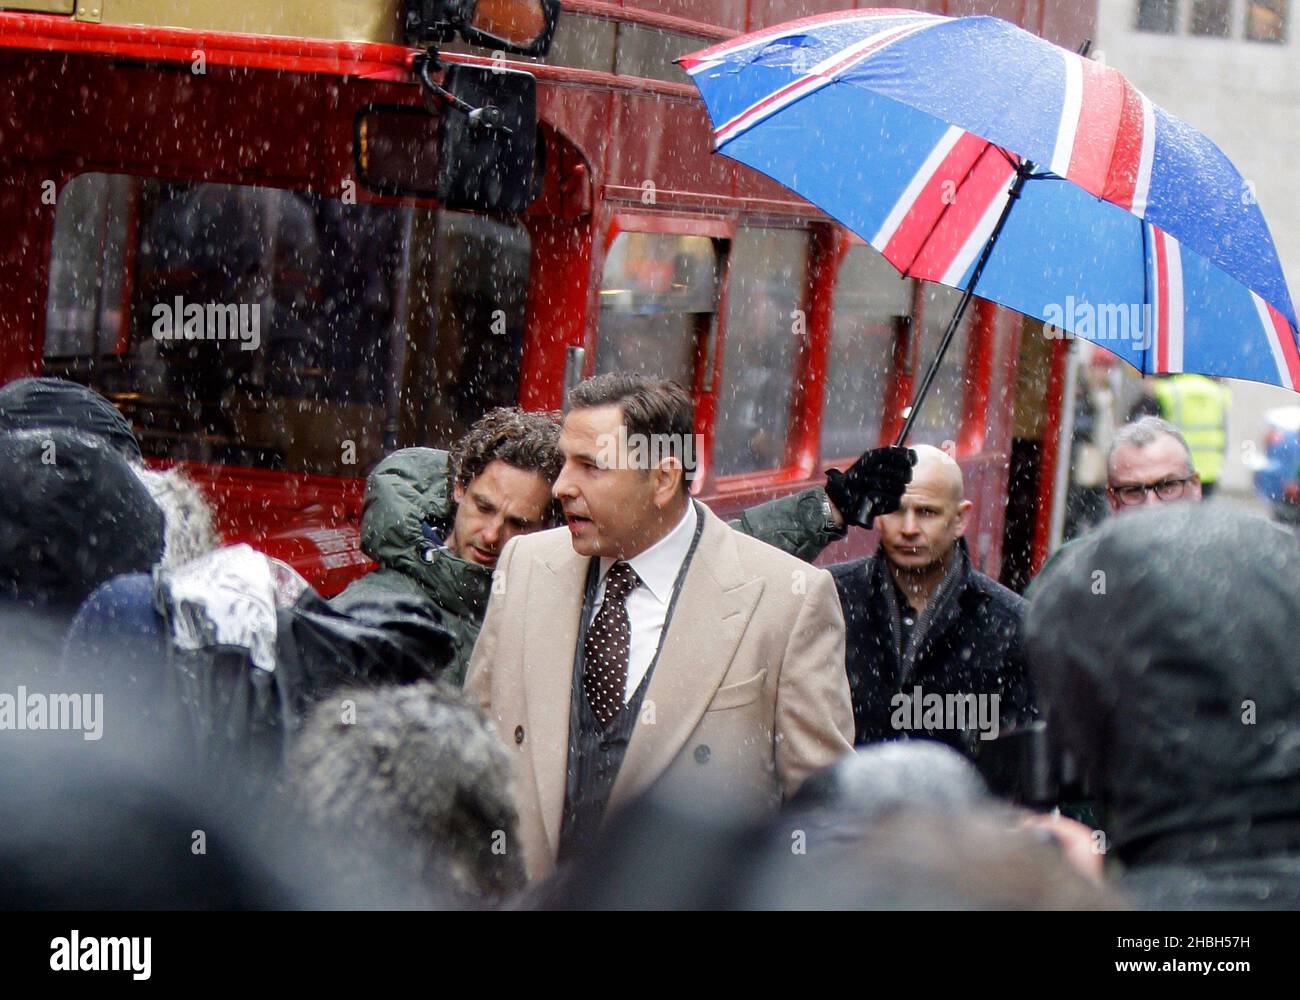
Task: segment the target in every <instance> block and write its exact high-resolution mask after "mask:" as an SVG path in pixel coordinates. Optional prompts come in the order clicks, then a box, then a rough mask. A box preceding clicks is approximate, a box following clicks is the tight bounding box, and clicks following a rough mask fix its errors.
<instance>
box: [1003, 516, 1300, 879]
mask: <svg viewBox="0 0 1300 1000" xmlns="http://www.w3.org/2000/svg"><path fill="white" fill-rule="evenodd" d="M1026 640H1027V644H1028V650H1029V654H1030V663H1031V669H1032V671H1033V673H1034V677H1035V680H1036V681H1037V683H1038V684H1039V685H1040V691H1042V693H1043V695H1044V697H1045V699H1046V701H1047V704H1048V706H1049V712H1050V716H1049V718H1050V722H1049V725H1050V726H1051V727H1052V728H1053V729H1054V730H1055V731H1056V733H1057V734H1058V738H1059V739H1060V740H1061V741H1062V742H1063V743H1064V744H1065V745H1066V746H1068V747H1070V748H1071V749H1073V750H1074V751H1075V752H1076V753H1078V754H1079V755H1080V758H1081V760H1082V762H1083V763H1084V765H1085V766H1090V767H1091V769H1092V772H1093V776H1094V778H1095V780H1096V782H1097V784H1098V785H1099V786H1100V787H1099V789H1098V790H1099V792H1100V795H1101V798H1102V805H1103V808H1104V810H1105V813H1106V819H1107V825H1106V831H1107V834H1108V836H1109V839H1110V841H1111V844H1112V846H1113V847H1116V848H1118V850H1119V855H1120V857H1121V858H1122V859H1124V860H1126V861H1131V860H1132V859H1133V858H1134V857H1137V856H1141V855H1147V856H1148V857H1151V856H1157V857H1160V858H1169V859H1177V860H1192V859H1205V858H1210V857H1246V856H1252V855H1255V854H1259V853H1266V852H1267V851H1268V850H1270V846H1269V845H1270V844H1271V845H1272V847H1273V848H1276V846H1277V845H1278V844H1279V843H1281V842H1283V841H1286V840H1287V839H1288V838H1291V837H1293V835H1294V832H1295V831H1296V830H1297V829H1298V828H1300V824H1298V823H1297V821H1298V820H1300V657H1298V656H1297V655H1296V650H1297V649H1300V547H1298V546H1297V542H1296V540H1295V538H1294V537H1292V536H1291V535H1289V534H1287V533H1284V532H1283V531H1281V530H1280V529H1278V528H1277V527H1275V526H1274V525H1272V524H1270V523H1269V522H1267V521H1264V520H1262V519H1261V518H1258V517H1255V516H1252V515H1250V514H1248V513H1246V512H1243V511H1241V510H1239V509H1234V508H1233V507H1231V506H1228V505H1221V504H1200V503H1180V504H1176V505H1171V506H1169V507H1166V508H1163V509H1160V510H1151V511H1142V512H1138V513H1133V514H1125V515H1123V516H1121V517H1117V518H1114V519H1113V520H1112V521H1111V522H1110V523H1109V524H1107V525H1106V526H1104V527H1103V528H1102V529H1100V530H1098V531H1097V532H1096V533H1095V534H1094V535H1092V536H1090V537H1088V538H1085V539H1083V540H1082V541H1081V542H1079V543H1077V544H1075V545H1072V546H1071V547H1070V550H1069V551H1068V552H1066V553H1064V554H1063V556H1062V557H1061V558H1060V559H1058V560H1057V561H1056V563H1054V564H1053V565H1052V566H1051V567H1050V568H1049V569H1048V570H1047V571H1046V572H1045V573H1044V574H1043V576H1042V578H1041V580H1040V582H1039V585H1038V586H1037V587H1036V588H1035V590H1034V597H1033V600H1032V602H1031V605H1030V610H1029V615H1028V618H1027V622H1026ZM1153 849H1154V851H1155V854H1154V855H1151V854H1150V853H1149V852H1151V851H1152V850H1153Z"/></svg>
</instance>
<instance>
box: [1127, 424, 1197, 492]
mask: <svg viewBox="0 0 1300 1000" xmlns="http://www.w3.org/2000/svg"><path fill="white" fill-rule="evenodd" d="M1162 435H1163V436H1164V437H1171V438H1173V439H1174V440H1175V441H1177V442H1178V443H1179V444H1180V445H1181V446H1182V449H1183V456H1184V458H1185V459H1186V461H1187V475H1189V476H1192V475H1195V474H1196V466H1195V465H1193V464H1192V449H1191V448H1189V447H1188V446H1187V438H1185V437H1183V432H1182V431H1180V430H1179V429H1178V428H1177V427H1175V426H1174V425H1173V424H1171V423H1170V422H1169V421H1168V420H1162V419H1161V418H1160V417H1151V416H1147V417H1142V418H1141V419H1139V420H1134V421H1133V422H1132V423H1131V424H1125V425H1124V426H1123V427H1121V428H1120V429H1119V430H1117V431H1116V432H1115V437H1114V438H1112V439H1111V442H1110V451H1108V452H1107V453H1106V476H1107V478H1109V477H1111V476H1113V475H1114V474H1115V452H1117V451H1119V449H1120V448H1122V447H1124V446H1125V445H1132V446H1133V447H1134V448H1145V447H1146V446H1147V445H1149V444H1151V443H1152V442H1153V441H1155V440H1156V439H1157V438H1159V437H1161V436H1162Z"/></svg>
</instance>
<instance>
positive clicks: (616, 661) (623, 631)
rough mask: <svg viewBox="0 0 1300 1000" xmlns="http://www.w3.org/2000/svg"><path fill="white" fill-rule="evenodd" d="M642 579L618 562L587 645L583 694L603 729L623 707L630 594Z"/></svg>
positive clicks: (629, 641)
mask: <svg viewBox="0 0 1300 1000" xmlns="http://www.w3.org/2000/svg"><path fill="white" fill-rule="evenodd" d="M640 585H641V578H640V577H639V576H637V575H636V571H635V570H633V569H632V567H631V566H629V565H628V564H627V563H625V562H616V563H614V565H613V566H611V567H610V568H609V572H608V573H607V574H606V575H605V599H604V600H603V601H601V604H600V610H599V611H597V612H596V616H595V617H594V618H593V619H592V620H591V626H590V628H588V629H587V639H586V642H585V643H584V644H583V658H584V665H583V672H582V693H583V694H584V695H586V696H587V704H588V705H590V706H591V712H592V714H593V715H595V716H596V721H597V722H599V723H600V728H601V729H608V728H609V724H610V723H611V722H613V721H614V717H615V716H616V715H618V713H619V712H620V711H621V710H622V708H623V692H624V691H625V690H626V688H627V657H628V651H629V649H630V648H631V644H632V623H631V622H630V621H629V620H628V617H627V595H628V594H630V593H632V591H634V590H635V589H636V588H637V587H639V586H640Z"/></svg>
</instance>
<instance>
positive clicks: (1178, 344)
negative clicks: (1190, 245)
mask: <svg viewBox="0 0 1300 1000" xmlns="http://www.w3.org/2000/svg"><path fill="white" fill-rule="evenodd" d="M1162 235H1163V236H1164V238H1165V268H1166V271H1167V277H1166V280H1167V281H1168V286H1169V314H1168V324H1167V325H1168V341H1167V345H1168V346H1167V351H1168V358H1167V360H1166V367H1165V371H1167V372H1180V371H1182V370H1183V318H1184V316H1185V315H1186V314H1185V312H1184V311H1183V248H1182V247H1181V246H1180V245H1179V243H1178V241H1177V240H1176V239H1174V238H1173V237H1172V236H1170V235H1169V234H1168V233H1163V234H1162Z"/></svg>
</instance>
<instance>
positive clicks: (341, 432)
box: [45, 174, 527, 476]
mask: <svg viewBox="0 0 1300 1000" xmlns="http://www.w3.org/2000/svg"><path fill="white" fill-rule="evenodd" d="M103 206H108V207H107V209H104V208H103ZM458 215H460V213H450V212H435V211H429V210H426V209H420V208H414V207H411V206H382V205H368V204H348V203H344V202H342V201H338V200H334V199H330V198H325V197H322V196H320V195H316V194H307V193H303V192H297V191H290V190H282V189H278V188H260V187H249V186H239V185H228V184H209V183H185V182H173V181H159V180H153V179H142V178H134V177H110V176H108V175H103V174H83V175H81V176H79V177H76V178H74V179H73V180H72V181H71V182H70V183H69V184H67V185H66V186H65V187H64V189H63V190H62V191H61V192H60V196H59V201H58V206H57V210H56V219H55V234H54V244H53V248H52V250H51V275H50V295H49V303H48V308H47V314H46V327H47V337H46V345H45V370H46V372H47V373H48V374H52V375H61V376H64V377H67V378H72V379H75V380H77V381H81V382H86V383H88V384H90V385H92V386H94V387H95V388H96V389H98V390H99V391H101V392H103V393H104V394H105V395H107V396H108V397H109V398H110V399H112V400H113V401H114V402H115V403H116V404H117V405H118V406H119V407H120V408H121V409H122V410H123V412H124V413H126V415H127V416H128V418H129V419H130V420H131V422H132V425H133V426H134V428H135V431H136V434H137V435H138V436H139V438H140V440H141V445H142V447H143V449H144V451H145V454H146V455H151V456H154V457H159V458H169V459H177V460H188V461H202V462H218V463H224V464H232V465H250V466H259V467H263V468H272V469H286V470H294V471H304V472H316V473H325V474H330V475H343V476H352V475H359V474H361V473H362V472H364V471H365V469H366V468H367V467H369V466H370V465H371V464H373V462H375V461H376V460H378V458H379V457H380V456H381V455H382V454H383V452H384V450H385V449H386V448H387V447H392V446H394V445H395V444H396V443H400V442H399V440H398V427H399V422H400V420H401V418H402V417H404V415H405V413H406V407H407V405H408V404H414V403H416V402H418V403H420V404H422V405H423V404H427V403H428V402H429V400H427V399H426V395H428V394H432V393H434V391H435V390H436V391H437V392H441V393H442V394H443V396H442V398H443V399H444V400H445V401H446V409H447V414H448V416H447V419H446V421H445V422H446V423H447V424H448V425H449V426H451V427H453V428H454V427H459V426H465V425H467V423H468V422H471V421H472V420H473V419H475V418H476V416H478V415H480V414H481V412H483V411H484V410H485V409H486V408H488V407H490V406H491V405H494V404H495V403H497V402H502V401H504V402H515V401H516V400H517V398H518V360H517V359H518V356H519V354H520V353H521V349H522V348H521V347H520V346H518V345H516V346H515V347H513V348H512V347H511V345H512V344H513V343H514V342H515V341H518V342H519V344H522V299H523V295H522V292H521V291H518V290H517V288H516V286H517V285H519V284H520V283H521V282H526V280H527V264H526V263H525V264H524V266H523V276H522V278H520V277H519V276H518V275H517V274H513V272H512V273H511V275H507V276H506V277H505V278H503V277H502V271H503V268H505V269H506V270H509V269H510V268H514V269H515V270H518V255H517V254H514V253H508V252H507V253H501V254H500V258H501V260H502V261H503V262H504V264H501V265H498V266H495V267H492V266H488V265H487V264H484V262H483V260H482V259H481V258H483V257H484V256H485V252H482V251H481V248H479V249H478V250H475V248H474V247H472V246H471V245H470V244H471V243H472V240H467V239H465V238H462V236H461V235H459V230H458V229H457V227H456V225H455V224H454V223H453V222H451V221H449V220H448V219H446V218H443V217H444V216H446V217H454V216H458ZM523 240H524V246H525V251H524V255H525V257H526V255H527V251H526V246H527V237H526V236H525V237H523ZM416 246H427V247H428V253H427V254H418V253H417V252H416V250H415V249H414V248H415V247H416ZM462 250H463V251H464V252H465V253H466V254H467V255H469V256H470V257H472V258H473V259H472V260H471V261H470V262H469V264H465V262H464V261H460V262H459V263H458V262H457V260H456V258H455V257H454V253H455V252H457V251H462ZM439 260H441V261H449V262H450V264H449V265H448V266H445V267H443V268H441V269H439V268H437V267H435V265H436V263H437V261H439ZM461 265H465V266H461ZM408 275H409V276H410V280H409V281H408V280H407V276H408ZM512 279H513V280H512ZM485 282H488V283H496V284H498V285H499V287H497V288H495V289H494V298H493V299H492V302H491V304H492V305H493V309H487V308H486V305H484V301H486V300H483V301H481V300H482V299H483V297H482V296H478V297H477V298H476V292H478V291H479V290H481V289H480V286H481V285H483V284H484V283H485ZM115 301H121V302H124V303H125V304H126V305H125V308H124V309H122V310H120V311H119V313H118V314H115V313H114V311H113V309H112V308H111V306H112V303H113V302H115ZM479 306H482V307H483V308H482V309H481V310H479V312H475V311H474V310H475V308H477V307H479ZM494 310H495V311H494ZM480 313H481V314H482V315H480ZM115 316H116V317H117V321H116V322H115V319H114V317H115ZM479 320H482V321H481V322H480V321H479ZM123 321H124V322H123ZM453 326H455V327H456V329H455V330H453V329H452V327H453ZM480 328H481V329H480ZM494 334H499V336H498V337H497V338H496V340H495V342H494V343H492V344H491V345H490V347H489V346H484V341H487V340H488V339H489V338H490V337H491V336H492V335H494ZM417 337H418V338H419V339H420V342H421V344H422V345H423V346H426V347H427V346H428V345H429V344H436V345H437V347H436V349H434V350H432V351H427V350H426V351H424V352H421V351H414V350H412V349H411V342H412V341H413V339H415V338H417ZM408 354H411V355H418V356H419V357H420V358H424V357H425V356H426V355H428V356H431V357H436V358H437V359H438V362H439V364H441V365H442V366H443V367H441V368H439V369H438V370H437V371H436V372H435V373H432V374H430V373H427V372H425V371H424V369H422V368H421V367H420V366H419V365H417V364H414V363H412V364H410V367H409V370H406V371H405V374H406V375H407V376H409V377H411V378H418V377H423V376H425V375H428V378H427V379H425V384H424V385H422V386H421V387H420V388H419V389H417V390H416V391H409V386H410V385H411V383H408V391H407V392H406V393H403V394H402V395H401V397H400V401H399V396H398V394H397V393H396V392H395V387H396V384H397V377H398V374H399V373H401V372H403V371H404V367H405V366H406V365H407V361H406V357H407V355H408ZM512 358H513V359H514V360H513V362H512V360H511V359H512ZM511 364H513V365H514V370H513V373H507V374H506V375H502V374H501V372H500V371H498V368H499V367H500V365H505V366H507V367H509V366H510V365H511ZM503 386H504V388H503ZM399 407H400V409H399ZM407 423H408V424H409V423H410V421H407ZM433 430H434V425H433V424H425V425H423V426H422V427H421V428H420V431H421V432H422V433H416V434H415V436H414V438H413V439H412V440H411V441H410V443H420V444H423V443H429V438H428V436H427V435H428V434H429V433H430V432H432V431H433ZM446 441H447V438H442V437H439V438H435V439H434V441H433V443H439V444H445V443H446Z"/></svg>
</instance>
